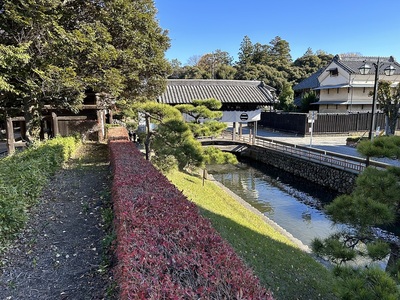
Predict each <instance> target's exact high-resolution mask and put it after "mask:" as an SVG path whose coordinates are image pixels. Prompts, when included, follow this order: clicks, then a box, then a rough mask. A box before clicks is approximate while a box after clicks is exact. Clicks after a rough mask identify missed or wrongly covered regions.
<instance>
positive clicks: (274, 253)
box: [168, 171, 336, 299]
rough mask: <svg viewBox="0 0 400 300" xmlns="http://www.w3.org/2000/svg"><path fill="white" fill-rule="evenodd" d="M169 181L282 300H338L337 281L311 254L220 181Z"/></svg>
mask: <svg viewBox="0 0 400 300" xmlns="http://www.w3.org/2000/svg"><path fill="white" fill-rule="evenodd" d="M168 178H169V180H170V181H171V182H172V183H173V184H174V185H175V186H176V187H177V188H178V189H179V190H181V191H182V192H183V193H184V194H185V196H186V197H188V199H189V200H191V201H193V202H194V203H196V205H197V206H198V207H199V209H200V212H201V214H202V215H203V216H205V217H207V218H208V219H210V221H211V223H212V224H213V227H214V228H215V229H216V230H217V231H218V232H219V233H220V234H221V236H222V237H223V238H224V239H226V240H227V241H228V242H229V243H230V244H231V245H232V246H233V247H234V249H235V250H236V252H237V253H238V254H239V255H240V256H241V257H242V258H243V259H244V261H245V262H246V263H247V264H248V265H249V266H250V267H251V268H252V269H253V270H254V272H255V273H256V275H257V276H258V277H259V278H260V281H261V282H262V284H263V285H264V286H265V287H266V288H267V289H270V290H271V291H273V293H274V297H275V298H276V299H336V298H335V296H334V295H333V285H334V278H333V276H332V275H331V273H330V272H329V271H328V270H327V269H326V268H325V267H324V266H322V265H321V264H320V263H318V262H316V261H315V260H314V259H313V258H312V257H311V255H309V254H307V253H305V252H303V251H302V250H300V249H299V248H297V247H296V246H295V244H294V243H293V242H291V240H290V239H288V238H287V237H286V236H284V235H283V234H281V233H280V232H279V231H278V230H276V229H275V228H274V227H272V226H271V225H269V224H268V223H267V222H266V221H265V219H263V217H262V216H261V215H260V214H258V213H255V212H253V211H251V210H250V209H248V208H246V207H245V206H243V205H242V204H241V203H240V202H238V201H237V200H236V199H235V198H234V197H233V196H231V195H230V194H229V193H227V192H226V191H225V190H224V189H222V188H220V187H219V186H217V185H216V184H215V183H213V182H210V181H207V180H206V181H205V184H204V186H203V181H202V179H201V178H200V177H198V176H194V175H190V174H186V173H182V172H177V171H176V172H173V173H171V174H169V175H168Z"/></svg>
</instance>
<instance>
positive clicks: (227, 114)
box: [219, 109, 261, 123]
mask: <svg viewBox="0 0 400 300" xmlns="http://www.w3.org/2000/svg"><path fill="white" fill-rule="evenodd" d="M260 119H261V109H257V110H248V111H224V112H223V115H222V118H221V119H220V120H219V121H220V122H243V123H247V122H256V121H260Z"/></svg>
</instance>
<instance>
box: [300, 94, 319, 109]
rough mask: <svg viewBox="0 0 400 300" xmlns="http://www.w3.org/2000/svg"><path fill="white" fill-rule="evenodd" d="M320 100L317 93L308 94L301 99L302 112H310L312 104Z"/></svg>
mask: <svg viewBox="0 0 400 300" xmlns="http://www.w3.org/2000/svg"><path fill="white" fill-rule="evenodd" d="M317 101H318V98H317V96H316V94H315V92H313V91H312V92H308V93H306V94H305V95H304V96H303V98H301V112H309V110H310V104H312V103H314V102H317Z"/></svg>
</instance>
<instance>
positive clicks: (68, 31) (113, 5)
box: [0, 0, 171, 140]
mask: <svg viewBox="0 0 400 300" xmlns="http://www.w3.org/2000/svg"><path fill="white" fill-rule="evenodd" d="M155 14H156V10H155V8H154V5H153V2H152V1H151V0H140V1H134V2H132V1H127V0H126V1H122V0H109V1H83V0H77V1H61V0H43V1H39V2H38V1H34V0H26V1H22V0H15V1H14V0H12V1H11V0H4V1H1V2H0V30H1V32H2V35H1V36H0V45H6V46H14V47H18V46H19V45H29V46H28V48H27V49H26V53H27V54H28V55H29V57H30V60H29V61H28V62H27V63H25V64H23V65H21V66H20V68H19V69H18V72H12V71H10V70H8V72H6V74H5V75H3V76H6V77H7V78H8V82H9V83H11V84H12V85H13V87H14V90H13V91H9V92H7V93H3V95H2V98H1V100H2V101H4V99H7V101H8V103H7V104H8V105H10V103H11V105H12V107H11V108H15V109H19V111H20V112H21V113H23V114H24V116H25V119H26V123H27V138H28V139H29V140H34V139H36V138H37V137H38V133H39V124H40V119H41V115H42V112H43V108H44V106H45V105H51V106H52V107H54V108H56V109H67V110H70V111H73V112H76V111H78V110H79V109H80V107H81V104H82V102H83V99H84V96H85V91H93V92H98V93H100V92H102V93H105V94H108V95H110V96H111V97H110V98H113V97H120V98H123V99H125V100H126V101H129V102H134V101H138V100H141V99H153V98H155V97H156V96H157V95H158V94H160V93H161V91H162V90H163V89H164V88H165V84H166V83H165V79H164V78H166V76H167V74H169V73H170V72H171V71H170V70H171V67H170V65H169V63H168V62H167V61H166V60H165V59H164V52H165V50H166V49H167V48H168V47H169V39H168V37H167V33H166V32H164V31H162V30H161V29H160V28H159V27H158V24H157V22H156V21H155ZM6 71H7V70H6ZM3 104H4V103H1V106H5V107H7V105H3ZM21 107H22V110H21V109H20V108H21Z"/></svg>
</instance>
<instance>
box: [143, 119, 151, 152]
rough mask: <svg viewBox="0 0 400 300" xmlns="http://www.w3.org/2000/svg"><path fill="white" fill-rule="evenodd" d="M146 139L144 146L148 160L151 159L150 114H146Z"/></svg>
mask: <svg viewBox="0 0 400 300" xmlns="http://www.w3.org/2000/svg"><path fill="white" fill-rule="evenodd" d="M145 119H146V140H145V141H144V147H145V149H146V160H150V136H151V131H150V116H148V115H147V114H146V116H145Z"/></svg>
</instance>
